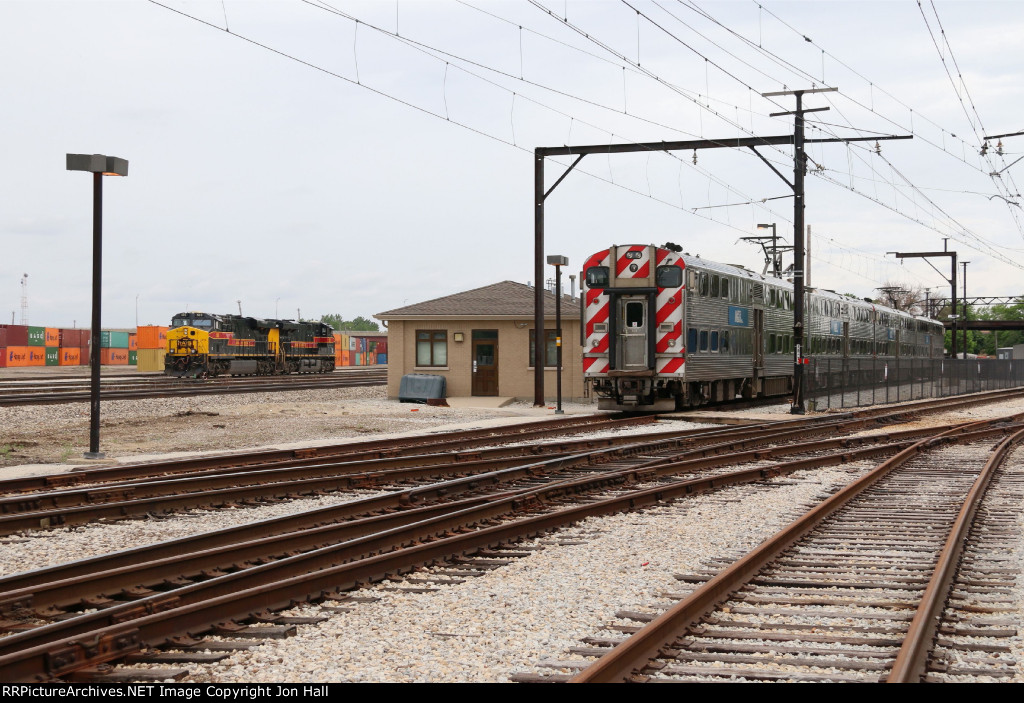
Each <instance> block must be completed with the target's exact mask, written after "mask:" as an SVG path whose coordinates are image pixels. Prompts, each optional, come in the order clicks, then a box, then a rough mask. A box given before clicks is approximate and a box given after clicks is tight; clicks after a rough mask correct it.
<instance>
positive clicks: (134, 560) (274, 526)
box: [0, 429, 934, 613]
mask: <svg viewBox="0 0 1024 703" xmlns="http://www.w3.org/2000/svg"><path fill="white" fill-rule="evenodd" d="M933 432H934V431H933V430H926V429H919V430H904V431H898V432H892V433H886V434H879V435H872V436H869V437H857V438H845V439H844V438H839V439H829V440H821V441H815V442H809V443H800V444H796V445H789V446H786V447H775V448H771V449H767V450H764V449H758V450H747V451H741V452H736V453H731V454H715V455H712V456H710V457H701V458H697V459H685V458H683V459H682V460H679V459H680V458H682V457H685V456H686V455H687V454H689V453H691V452H690V451H689V450H688V451H685V452H683V454H681V455H676V456H672V457H665V458H658V459H650V460H647V461H645V462H641V463H639V464H636V465H632V466H630V467H629V468H627V469H620V470H615V472H614V473H612V474H609V475H617V474H622V475H626V474H627V473H637V472H643V473H645V474H646V475H648V476H649V477H650V478H651V479H654V478H661V477H666V476H675V475H679V474H682V473H692V472H695V471H699V470H701V469H709V468H715V467H721V466H725V465H731V464H737V463H743V462H747V461H755V460H762V459H767V458H777V457H781V456H786V455H791V454H801V453H807V452H811V451H820V450H823V449H837V448H842V449H848V450H851V451H847V452H845V453H842V454H834V455H829V456H818V457H812V458H808V459H798V460H795V461H790V462H786V463H784V464H781V465H777V466H775V467H769V468H767V469H765V468H764V467H761V469H756V470H754V471H762V470H764V471H768V472H769V473H771V474H772V475H781V474H782V473H790V472H792V471H796V470H801V469H808V468H816V467H820V466H825V465H832V464H838V463H845V462H848V461H858V460H862V459H864V458H866V457H870V456H876V455H878V454H884V453H892V452H894V451H898V450H899V449H902V448H904V447H905V446H908V445H909V443H910V441H909V440H910V438H912V437H915V436H920V435H922V434H925V433H933ZM884 442H891V443H889V444H884ZM864 444H870V445H872V446H869V447H867V448H862V449H852V448H853V447H855V446H859V445H864ZM641 446H643V448H644V449H645V450H646V446H645V445H641ZM632 450H633V451H635V450H636V447H633V448H632ZM606 456H607V455H605V457H606ZM622 456H625V455H624V454H623V455H622ZM584 457H585V458H586V460H585V461H584V460H583V457H580V461H578V462H572V461H570V462H568V463H566V462H564V461H563V459H564V458H565V457H552V458H550V459H549V460H546V461H545V462H540V463H534V464H528V465H525V466H519V467H516V468H515V470H501V471H496V472H493V473H492V474H490V475H486V474H485V475H478V476H476V477H475V478H472V479H455V480H449V481H445V482H442V483H440V484H433V485H431V486H424V487H417V488H413V489H408V490H405V491H401V492H398V493H391V494H388V495H386V496H379V497H373V498H363V499H360V500H357V501H352V502H349V503H345V504H342V505H339V506H331V507H329V508H321V509H318V510H314V511H309V512H306V513H300V514H298V515H291V516H285V517H281V518H274V519H271V520H265V521H260V522H256V523H250V524H248V525H241V526H238V527H234V528H227V529H225V530H218V531H216V532H211V533H205V534H202V535H196V536H191V537H185V538H180V539H178V540H174V541H171V542H162V543H159V544H156V545H149V546H146V547H138V548H134V549H131V550H127V551H122V552H113V553H111V554H108V555H103V556H99V557H93V558H91V559H86V560H80V561H75V562H71V563H69V564H61V565H56V566H52V567H46V568H43V569H38V570H34V571H29V572H24V573H20V574H13V575H10V576H6V577H3V578H0V613H3V612H7V611H10V610H13V609H17V608H21V607H27V606H28V605H29V603H28V601H24V600H23V599H22V598H21V597H20V596H18V595H17V594H16V593H15V592H17V591H22V590H25V589H29V588H31V587H33V586H36V585H39V584H45V583H50V582H54V581H62V580H66V579H71V578H77V577H81V576H83V575H86V574H91V573H96V572H99V571H108V570H116V569H120V568H123V567H130V566H131V565H135V564H139V563H142V562H149V561H156V560H159V559H163V558H173V559H180V558H181V555H182V554H183V553H185V552H184V550H185V549H187V550H189V551H190V552H203V551H209V550H213V549H222V548H224V547H230V546H232V545H234V544H238V543H239V542H245V541H248V538H249V537H248V536H249V534H250V533H252V534H256V535H261V536H263V535H266V536H274V535H286V534H289V533H292V532H293V531H302V530H307V529H314V528H318V527H320V526H323V525H324V523H328V522H335V521H339V520H353V519H355V518H357V517H359V516H363V515H367V514H371V513H379V512H382V511H394V510H397V509H400V508H407V507H408V506H411V505H413V504H427V503H428V501H430V500H441V499H452V498H453V497H454V496H457V495H462V494H468V493H471V492H473V491H477V490H479V489H480V488H481V487H483V486H486V485H499V484H503V483H511V482H513V481H515V480H519V479H523V478H529V477H537V476H545V477H546V476H550V475H551V473H552V472H558V471H566V470H573V469H578V468H580V467H582V466H586V465H593V464H594V463H595V462H596V461H597V459H598V458H605V457H601V455H600V454H599V453H597V452H591V453H587V454H585V455H584ZM736 476H738V477H739V478H741V479H744V480H745V479H746V478H748V477H750V476H753V473H743V472H737V473H736ZM712 480H713V481H715V480H717V479H712ZM573 481H578V482H580V483H585V481H586V479H567V480H566V481H562V480H559V481H557V482H556V483H553V484H550V486H556V485H561V484H563V483H566V482H570V483H571V482H573ZM694 485H697V484H694ZM532 490H548V487H545V488H544V489H539V488H538V489H532ZM483 499H484V498H473V499H466V500H474V501H475V500H483ZM192 559H193V558H192V557H189V563H190V566H191V565H192ZM130 585H132V586H134V585H137V584H130ZM79 595H82V594H79Z"/></svg>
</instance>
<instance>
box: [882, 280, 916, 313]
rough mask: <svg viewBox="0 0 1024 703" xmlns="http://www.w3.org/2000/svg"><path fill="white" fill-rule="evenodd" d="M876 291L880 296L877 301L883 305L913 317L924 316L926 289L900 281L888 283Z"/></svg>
mask: <svg viewBox="0 0 1024 703" xmlns="http://www.w3.org/2000/svg"><path fill="white" fill-rule="evenodd" d="M876 290H878V292H879V294H880V295H879V296H878V297H877V298H876V299H875V300H876V301H877V302H879V303H881V304H882V305H888V306H889V307H891V308H895V309H897V310H903V311H905V312H909V313H910V314H912V315H923V314H924V289H923V288H922V287H921V286H915V285H910V284H908V283H900V282H899V281H886V282H885V283H883V284H882V285H881V286H879V287H878V288H877V289H876Z"/></svg>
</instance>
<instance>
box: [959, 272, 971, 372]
mask: <svg viewBox="0 0 1024 703" xmlns="http://www.w3.org/2000/svg"><path fill="white" fill-rule="evenodd" d="M969 263H971V262H970V261H961V262H960V265H961V266H963V267H964V298H963V300H964V358H965V359H966V358H967V264H969Z"/></svg>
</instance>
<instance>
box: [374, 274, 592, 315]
mask: <svg viewBox="0 0 1024 703" xmlns="http://www.w3.org/2000/svg"><path fill="white" fill-rule="evenodd" d="M533 295H534V290H533V288H532V287H530V286H527V285H523V284H522V283H516V282H515V281H502V282H501V283H494V284H491V285H489V286H483V287H482V288H474V289H473V290H467V291H464V292H462V293H454V294H452V295H446V296H444V297H443V298H434V299H433V300H427V301H425V302H422V303H414V304H412V305H406V306H405V307H401V308H395V309H394V310H387V311H385V312H379V313H377V314H376V315H374V317H376V318H377V319H378V320H388V319H392V318H401V317H410V318H411V317H523V318H532V317H533ZM578 305H579V299H578V298H571V297H569V296H568V295H563V296H562V317H563V318H564V317H565V316H566V315H567V314H568V315H572V311H573V310H575V309H576V308H575V307H574V306H578ZM554 315H555V295H554V294H553V293H550V292H548V291H544V316H545V317H554Z"/></svg>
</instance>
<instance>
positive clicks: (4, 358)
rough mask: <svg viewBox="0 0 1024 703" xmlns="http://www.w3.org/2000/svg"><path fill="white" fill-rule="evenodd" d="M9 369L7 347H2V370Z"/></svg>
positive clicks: (0, 350)
mask: <svg viewBox="0 0 1024 703" xmlns="http://www.w3.org/2000/svg"><path fill="white" fill-rule="evenodd" d="M5 368H7V347H0V369H5Z"/></svg>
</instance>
